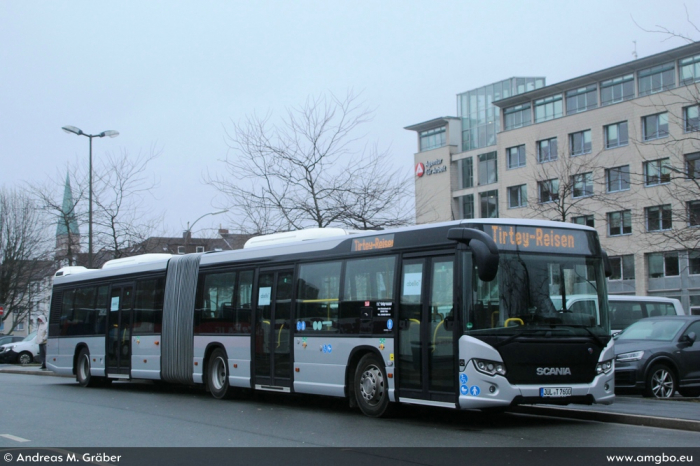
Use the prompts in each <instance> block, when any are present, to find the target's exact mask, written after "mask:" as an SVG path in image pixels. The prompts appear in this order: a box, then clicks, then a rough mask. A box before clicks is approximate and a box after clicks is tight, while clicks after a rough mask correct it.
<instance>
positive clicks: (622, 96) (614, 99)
mask: <svg viewBox="0 0 700 466" xmlns="http://www.w3.org/2000/svg"><path fill="white" fill-rule="evenodd" d="M633 98H634V75H633V74H628V75H625V76H620V77H618V78H614V79H608V80H607V81H603V82H602V83H600V106H601V107H604V106H606V105H611V104H616V103H618V102H622V101H625V100H630V99H633Z"/></svg>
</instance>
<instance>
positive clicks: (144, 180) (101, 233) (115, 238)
mask: <svg viewBox="0 0 700 466" xmlns="http://www.w3.org/2000/svg"><path fill="white" fill-rule="evenodd" d="M159 156H160V152H159V151H157V150H155V149H152V150H151V151H150V152H149V153H148V154H139V155H138V156H136V157H130V156H129V153H128V152H127V151H125V150H122V152H121V153H120V154H118V155H117V154H111V153H107V156H106V157H104V158H103V159H101V163H100V164H99V165H98V167H97V170H96V171H95V176H94V188H93V199H94V206H95V207H94V223H95V226H96V235H95V244H96V245H97V246H98V248H100V247H101V248H102V249H104V250H105V251H107V252H108V255H109V256H111V257H110V258H112V259H116V258H119V257H124V256H125V255H132V254H133V253H134V250H133V246H134V245H135V244H142V243H143V242H144V241H145V240H146V238H148V237H149V236H151V235H153V233H154V231H155V230H156V229H157V228H158V225H161V224H162V218H163V215H162V214H156V215H154V214H153V213H152V210H151V209H149V208H148V207H147V204H146V203H145V202H144V201H145V200H146V198H147V197H148V196H150V195H151V194H152V193H153V190H154V189H155V188H156V187H157V186H158V181H157V180H156V179H155V177H152V176H150V175H147V174H146V169H147V168H148V165H149V164H150V163H151V162H152V161H153V160H155V159H156V158H157V157H159Z"/></svg>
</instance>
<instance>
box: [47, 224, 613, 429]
mask: <svg viewBox="0 0 700 466" xmlns="http://www.w3.org/2000/svg"><path fill="white" fill-rule="evenodd" d="M345 233H346V234H340V235H336V236H330V237H329V236H328V233H326V234H325V235H324V234H321V235H319V236H320V237H319V238H317V239H307V240H303V241H300V240H298V238H297V240H292V241H290V242H285V240H284V239H283V238H280V237H279V236H271V237H268V238H267V239H266V237H262V238H260V239H253V240H251V244H250V245H249V246H251V247H246V248H244V249H240V250H234V251H219V252H211V253H203V254H187V255H180V256H170V255H159V254H158V255H144V256H137V257H133V258H127V259H117V260H116V261H111V262H108V263H107V264H105V266H104V267H103V268H102V269H99V270H87V269H84V268H82V267H66V268H63V269H61V270H59V271H58V272H57V273H56V276H55V278H54V285H53V295H52V301H51V314H50V319H49V321H50V322H49V341H48V347H47V353H48V356H47V365H48V368H49V369H50V370H52V371H55V372H57V373H59V374H68V375H69V374H75V376H76V379H77V381H78V383H79V384H80V385H83V386H93V385H100V384H107V383H109V382H111V381H113V380H124V379H125V380H130V379H152V380H160V381H164V382H172V383H180V384H202V385H204V386H205V387H206V389H207V390H208V391H209V392H210V393H211V394H212V395H213V396H214V397H216V398H225V397H227V395H230V394H231V392H233V391H234V389H236V388H237V387H243V388H247V389H250V390H268V391H275V392H288V393H305V394H318V395H327V396H335V397H346V398H348V400H349V403H350V405H351V406H354V407H359V408H360V410H361V411H362V412H363V413H364V414H366V415H368V416H373V417H378V416H383V415H385V414H387V413H388V411H389V409H390V408H393V407H394V406H396V404H398V403H410V404H420V405H430V406H440V407H450V408H457V409H472V408H479V409H485V410H488V409H501V410H502V409H506V408H507V407H509V406H512V405H517V404H533V403H548V404H569V403H583V404H592V403H603V404H609V403H612V402H613V400H614V374H613V368H614V366H613V359H614V353H613V340H612V338H611V336H610V320H609V315H608V305H607V299H606V297H607V290H606V281H605V276H606V273H607V274H609V272H610V267H609V262H608V261H607V256H606V254H605V252H604V251H603V250H602V249H601V247H600V244H599V241H598V237H597V234H596V232H595V230H593V229H592V228H588V227H584V226H579V225H574V224H565V223H561V222H549V221H533V220H514V219H479V220H462V221H454V222H448V223H440V224H431V225H421V226H414V227H407V228H400V229H395V230H382V231H368V232H352V234H350V232H345ZM283 236H284V235H283ZM292 236H295V235H292ZM303 236H304V237H307V238H308V237H310V236H312V235H310V234H308V233H307V234H305V235H303ZM574 294H575V295H577V296H580V295H591V297H592V299H591V301H592V302H595V303H596V304H595V306H588V307H585V308H581V307H578V308H576V309H566V308H565V306H566V304H562V303H567V301H568V300H567V298H566V296H567V295H574ZM555 302H556V303H559V305H558V306H555V304H554V303H555Z"/></svg>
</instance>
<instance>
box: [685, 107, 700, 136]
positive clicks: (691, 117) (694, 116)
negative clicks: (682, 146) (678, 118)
mask: <svg viewBox="0 0 700 466" xmlns="http://www.w3.org/2000/svg"><path fill="white" fill-rule="evenodd" d="M683 130H684V131H685V132H686V133H689V132H691V131H700V105H692V106H690V107H684V108H683Z"/></svg>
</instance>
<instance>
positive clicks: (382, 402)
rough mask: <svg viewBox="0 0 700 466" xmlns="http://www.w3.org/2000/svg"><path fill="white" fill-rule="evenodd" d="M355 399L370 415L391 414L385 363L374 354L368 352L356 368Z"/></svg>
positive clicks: (361, 408) (364, 411) (365, 412)
mask: <svg viewBox="0 0 700 466" xmlns="http://www.w3.org/2000/svg"><path fill="white" fill-rule="evenodd" d="M355 399H356V400H357V404H358V405H359V406H360V410H361V411H362V412H363V413H364V414H365V415H366V416H369V417H382V416H386V415H388V414H389V408H390V406H389V387H388V383H387V377H386V370H385V369H384V363H383V362H382V361H381V360H380V359H379V358H378V357H377V356H376V355H374V354H372V353H369V354H366V355H364V356H363V357H362V359H360V362H359V364H358V365H357V368H356V369H355Z"/></svg>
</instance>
